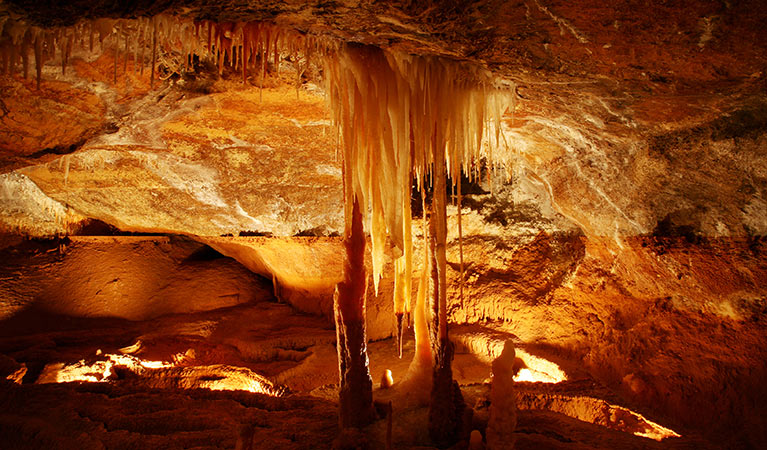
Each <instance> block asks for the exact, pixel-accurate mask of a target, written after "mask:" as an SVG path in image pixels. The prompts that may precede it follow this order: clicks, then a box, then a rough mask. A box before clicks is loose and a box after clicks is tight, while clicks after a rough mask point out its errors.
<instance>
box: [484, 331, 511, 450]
mask: <svg viewBox="0 0 767 450" xmlns="http://www.w3.org/2000/svg"><path fill="white" fill-rule="evenodd" d="M514 358H515V352H514V343H513V342H512V341H511V340H508V341H506V343H505V344H504V345H503V351H502V352H501V356H499V357H498V358H496V359H495V361H493V384H492V388H491V392H490V418H489V420H488V423H487V432H486V439H487V448H488V449H489V450H511V449H513V448H514V441H515V440H516V438H515V437H514V429H515V428H516V426H517V400H516V394H515V392H514V368H513V366H514Z"/></svg>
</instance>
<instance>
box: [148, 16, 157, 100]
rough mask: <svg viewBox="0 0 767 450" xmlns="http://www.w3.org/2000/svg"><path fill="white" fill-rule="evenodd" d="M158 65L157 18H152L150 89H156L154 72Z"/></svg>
mask: <svg viewBox="0 0 767 450" xmlns="http://www.w3.org/2000/svg"><path fill="white" fill-rule="evenodd" d="M156 64H157V18H156V17H153V18H152V72H151V73H150V75H149V87H150V89H154V78H155V76H154V71H155V65H156Z"/></svg>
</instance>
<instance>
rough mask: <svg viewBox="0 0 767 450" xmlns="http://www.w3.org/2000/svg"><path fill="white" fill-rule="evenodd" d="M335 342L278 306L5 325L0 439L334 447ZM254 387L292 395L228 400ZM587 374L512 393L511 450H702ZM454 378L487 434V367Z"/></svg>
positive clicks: (464, 362)
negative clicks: (644, 423) (661, 430)
mask: <svg viewBox="0 0 767 450" xmlns="http://www.w3.org/2000/svg"><path fill="white" fill-rule="evenodd" d="M456 333H458V334H460V333H461V330H460V328H458V329H456ZM334 340H335V332H334V331H333V329H332V327H331V326H330V325H329V324H327V323H326V322H325V321H324V320H323V319H320V318H317V317H313V316H309V315H304V314H300V313H296V312H295V311H294V310H293V309H292V308H291V307H290V306H288V305H284V304H280V303H276V302H273V301H260V302H254V303H248V304H244V305H239V306H235V307H230V308H221V309H217V310H213V311H208V312H199V313H191V314H170V315H165V316H162V317H158V318H155V319H151V320H146V321H128V320H122V319H84V318H72V317H67V316H61V315H53V314H50V313H44V312H40V311H35V310H33V309H26V310H24V311H23V312H20V313H18V314H16V315H15V316H14V317H12V318H9V319H6V320H5V321H4V322H3V323H2V326H1V327H0V358H2V359H3V361H2V362H3V363H4V364H6V365H8V364H17V365H18V364H19V363H23V365H24V367H26V373H24V374H23V378H21V379H20V381H22V383H20V384H17V383H13V382H11V381H8V380H4V381H3V384H2V385H0V411H2V412H0V438H1V439H2V442H4V445H7V446H9V447H8V448H78V449H91V448H94V449H95V448H168V449H176V448H200V449H201V448H235V447H236V448H264V449H267V448H307V449H308V448H330V447H331V443H332V441H333V439H334V438H335V436H336V433H337V428H336V426H337V425H336V404H335V402H334V401H333V400H334V398H335V395H337V394H336V393H335V387H334V383H336V382H337V366H336V351H335V347H334ZM395 345H396V343H395V341H394V340H393V339H387V340H382V341H378V342H373V343H371V344H370V346H369V354H370V370H371V374H372V376H373V379H374V386H375V388H376V389H377V390H376V394H375V396H376V398H377V399H378V400H381V399H382V398H384V399H385V398H386V392H385V391H384V390H381V389H380V385H379V382H380V379H381V375H382V374H383V372H384V370H385V369H390V370H391V371H392V373H393V376H394V380H395V382H396V381H397V380H399V379H401V377H402V376H403V375H404V373H405V371H406V370H407V367H408V364H409V361H410V358H411V357H412V352H413V341H412V339H411V338H409V339H407V340H406V341H405V345H404V355H403V358H402V359H400V358H398V357H397V356H396V353H395ZM115 355H118V356H115ZM119 355H122V357H123V358H131V359H130V360H128V361H127V363H126V362H125V360H120V359H119V357H120V356H119ZM110 358H112V359H111V360H112V361H114V364H111V365H110V364H109V361H110ZM104 363H107V365H108V366H109V367H110V369H109V370H104V367H105V366H104ZM100 364H101V365H100ZM122 364H126V365H127V367H122ZM141 364H145V365H146V367H144V366H141ZM153 364H161V365H162V367H161V368H156V366H153ZM192 369H195V370H192ZM244 369H248V371H247V372H245V373H244V375H243V374H242V373H241V371H242V370H244ZM238 371H240V372H238ZM17 374H19V372H17ZM259 375H262V376H263V377H265V380H266V381H264V382H265V383H266V384H267V385H269V386H271V387H272V388H273V390H272V391H269V392H271V393H273V394H274V393H277V394H282V395H283V396H281V397H276V396H272V395H268V394H261V393H254V392H247V391H243V390H229V389H243V387H242V386H245V387H246V388H248V386H252V384H247V383H246V384H244V385H243V384H242V379H241V378H242V376H245V377H246V378H247V377H250V378H252V379H253V380H246V381H248V382H249V383H250V382H253V383H256V384H258V382H259V380H263V379H262V378H259ZM581 375H582V374H579V379H571V380H568V381H565V382H561V383H558V384H552V383H540V382H520V383H517V386H518V398H519V400H518V401H519V404H520V408H523V409H521V410H520V412H519V416H518V425H517V431H518V438H517V440H518V442H517V446H516V448H523V449H524V448H563V449H587V448H588V449H614V448H706V447H707V445H706V443H705V442H703V441H701V440H698V439H695V438H694V437H691V436H690V435H685V436H684V437H682V438H670V439H665V440H663V441H661V442H656V441H655V440H651V439H647V438H644V437H639V436H636V435H634V434H632V433H631V431H632V430H634V428H636V426H637V425H636V423H633V425H632V422H631V420H629V419H630V418H629V419H627V418H626V417H621V411H623V410H622V409H621V408H620V407H619V406H616V405H615V398H614V396H612V394H610V393H609V392H608V391H606V390H605V389H604V388H602V387H600V386H599V385H597V384H596V383H595V382H593V380H589V379H587V378H584V377H582V376H581ZM454 376H455V378H456V380H458V381H459V383H460V384H461V386H462V389H463V391H464V397H465V399H466V403H467V405H468V406H469V407H474V409H475V411H476V412H475V414H474V416H475V417H474V422H473V426H474V427H479V428H481V427H483V426H484V425H483V424H484V423H486V417H487V403H488V401H487V397H488V395H489V384H488V382H489V376H490V368H489V365H488V364H487V363H486V362H483V361H482V360H481V359H478V357H477V356H475V355H473V354H471V353H459V354H457V355H456V358H455V361H454ZM78 377H79V378H78ZM57 380H58V381H59V382H58V383H57V382H51V381H57ZM65 380H75V381H70V382H61V381H65ZM76 380H90V381H76ZM42 381H48V383H41V382H42ZM211 383H213V384H211ZM237 383H240V384H237ZM269 386H267V387H269ZM205 387H209V388H210V389H223V390H210V389H205ZM395 387H396V384H395ZM250 390H251V391H257V390H258V387H256V388H255V389H250ZM394 411H395V412H394V414H393V417H394V419H393V423H394V427H395V429H398V430H399V433H395V435H394V447H396V448H409V447H413V446H421V447H424V446H428V442H418V441H419V439H418V438H415V439H413V438H412V436H417V435H418V434H422V435H425V433H419V432H418V430H417V429H418V427H419V426H421V425H422V424H423V418H424V417H425V414H426V412H425V411H426V410H425V409H423V408H421V409H418V408H415V409H410V410H408V409H407V408H405V410H403V409H402V408H399V410H398V406H397V405H396V404H395V405H394ZM623 414H624V416H625V413H623ZM578 419H582V420H578ZM385 422H386V421H385V420H381V421H379V422H377V423H376V424H374V425H372V426H371V428H370V430H369V436H370V439H371V441H372V444H373V445H372V447H373V448H379V447H380V448H384V444H383V438H382V434H381V430H383V429H385ZM589 422H593V423H589ZM634 422H635V421H634ZM632 426H633V427H634V428H631V427H632ZM640 428H641V427H640ZM397 436H400V438H401V439H405V440H406V441H397V439H398V437H397ZM251 443H252V447H249V446H248V445H251ZM465 445H466V444H465V443H463V446H464V448H465ZM457 448H460V446H459V447H457Z"/></svg>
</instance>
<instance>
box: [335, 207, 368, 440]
mask: <svg viewBox="0 0 767 450" xmlns="http://www.w3.org/2000/svg"><path fill="white" fill-rule="evenodd" d="M351 212H352V222H351V228H350V229H347V235H346V236H345V237H344V248H345V250H346V261H345V262H344V279H343V281H341V282H340V283H338V284H337V285H336V291H335V295H334V298H333V308H334V310H335V321H336V339H337V341H336V342H337V344H336V347H337V349H338V369H339V375H340V386H339V392H338V395H339V406H340V410H339V423H340V425H341V428H350V427H353V428H361V427H363V426H365V425H367V424H369V423H370V422H372V421H373V419H374V418H375V409H374V408H373V380H372V379H371V378H370V371H369V370H368V354H367V335H366V332H365V293H366V291H367V281H368V279H367V271H366V270H365V233H364V231H363V227H362V212H361V211H360V206H359V202H358V201H357V199H356V198H355V199H354V204H353V206H352V208H351Z"/></svg>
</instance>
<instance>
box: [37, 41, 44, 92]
mask: <svg viewBox="0 0 767 450" xmlns="http://www.w3.org/2000/svg"><path fill="white" fill-rule="evenodd" d="M40 34H41V33H39V32H38V33H37V36H35V70H36V71H37V90H38V91H39V90H40V80H41V79H42V77H43V64H45V62H44V61H43V39H42V36H40Z"/></svg>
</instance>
